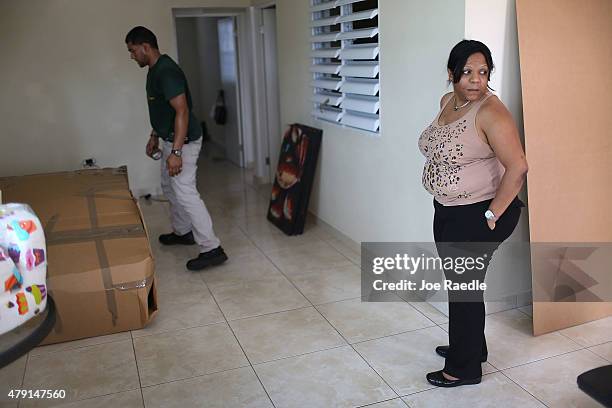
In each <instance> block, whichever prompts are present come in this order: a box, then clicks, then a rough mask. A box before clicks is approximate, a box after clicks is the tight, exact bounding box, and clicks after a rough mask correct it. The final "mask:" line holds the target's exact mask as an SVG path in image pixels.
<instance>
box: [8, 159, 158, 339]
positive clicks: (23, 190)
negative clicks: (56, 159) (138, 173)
mask: <svg viewBox="0 0 612 408" xmlns="http://www.w3.org/2000/svg"><path fill="white" fill-rule="evenodd" d="M0 189H1V190H2V192H3V200H4V201H5V202H20V203H27V204H29V205H30V207H32V209H33V210H34V212H35V213H36V214H37V215H38V217H39V218H40V220H41V223H42V225H43V228H44V230H45V236H46V239H47V257H48V270H47V287H48V292H49V293H50V294H51V296H52V297H53V300H55V303H56V305H57V323H56V325H55V328H54V330H53V331H52V332H51V334H49V336H48V337H47V338H46V339H45V340H44V341H43V343H42V344H51V343H59V342H63V341H69V340H76V339H81V338H85V337H92V336H99V335H104V334H111V333H117V332H122V331H127V330H133V329H139V328H142V327H144V326H146V325H147V324H148V323H149V322H150V321H151V319H152V318H154V316H155V314H156V312H157V295H156V290H155V277H154V264H153V255H152V253H151V248H150V246H149V239H148V234H147V231H146V228H145V225H144V222H143V219H142V214H141V212H140V208H139V207H138V204H137V202H136V201H135V200H134V198H133V196H132V194H131V192H130V190H129V187H128V178H127V169H126V168H125V167H120V168H116V169H91V170H82V171H74V172H62V173H52V174H39V175H32V176H22V177H7V178H0Z"/></svg>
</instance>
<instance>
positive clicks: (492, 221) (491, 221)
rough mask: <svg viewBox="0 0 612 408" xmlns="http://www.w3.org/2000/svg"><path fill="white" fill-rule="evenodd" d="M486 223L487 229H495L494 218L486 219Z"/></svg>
mask: <svg viewBox="0 0 612 408" xmlns="http://www.w3.org/2000/svg"><path fill="white" fill-rule="evenodd" d="M487 225H488V226H489V229H490V230H491V231H493V230H494V229H495V221H494V220H487Z"/></svg>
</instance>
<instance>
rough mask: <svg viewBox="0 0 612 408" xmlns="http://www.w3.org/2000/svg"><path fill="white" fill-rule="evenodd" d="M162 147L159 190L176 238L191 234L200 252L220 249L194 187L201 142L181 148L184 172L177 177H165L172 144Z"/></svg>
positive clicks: (197, 141)
mask: <svg viewBox="0 0 612 408" xmlns="http://www.w3.org/2000/svg"><path fill="white" fill-rule="evenodd" d="M160 142H161V147H162V149H161V150H162V159H161V187H162V191H163V192H164V195H165V196H166V198H167V199H168V201H170V220H171V222H172V228H173V229H174V232H175V233H176V234H178V235H185V234H187V233H188V232H189V231H193V237H194V239H195V242H196V243H197V244H198V245H199V246H200V250H201V252H208V251H210V250H211V249H215V248H217V247H218V246H219V244H220V241H219V238H217V237H216V236H215V232H214V231H213V225H212V219H211V218H210V214H209V213H208V210H207V209H206V205H204V201H202V198H201V197H200V193H199V192H198V188H197V186H196V172H197V169H198V157H199V156H200V149H201V148H202V138H201V137H200V138H199V139H198V140H194V141H190V142H189V143H187V144H184V145H183V148H182V155H181V158H182V159H183V170H182V171H181V172H180V173H179V174H178V175H176V176H174V177H170V176H169V175H168V167H167V165H166V159H167V158H168V156H169V155H170V152H171V150H172V143H171V142H166V141H164V140H160Z"/></svg>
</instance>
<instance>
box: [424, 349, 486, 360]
mask: <svg viewBox="0 0 612 408" xmlns="http://www.w3.org/2000/svg"><path fill="white" fill-rule="evenodd" d="M448 347H449V346H438V347H436V353H438V355H439V356H442V357H444V358H446V357H447V356H448ZM486 361H487V356H482V357H480V362H481V363H484V362H486Z"/></svg>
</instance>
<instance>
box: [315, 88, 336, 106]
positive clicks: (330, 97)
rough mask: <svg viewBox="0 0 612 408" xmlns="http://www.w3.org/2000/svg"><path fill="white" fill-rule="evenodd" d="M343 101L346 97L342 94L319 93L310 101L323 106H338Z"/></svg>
mask: <svg viewBox="0 0 612 408" xmlns="http://www.w3.org/2000/svg"><path fill="white" fill-rule="evenodd" d="M343 99H344V96H343V95H342V94H341V93H335V92H327V91H319V92H317V93H315V94H314V95H313V96H312V98H311V99H310V100H311V101H313V102H315V103H318V104H321V105H329V106H338V105H340V103H341V102H342V100H343Z"/></svg>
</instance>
